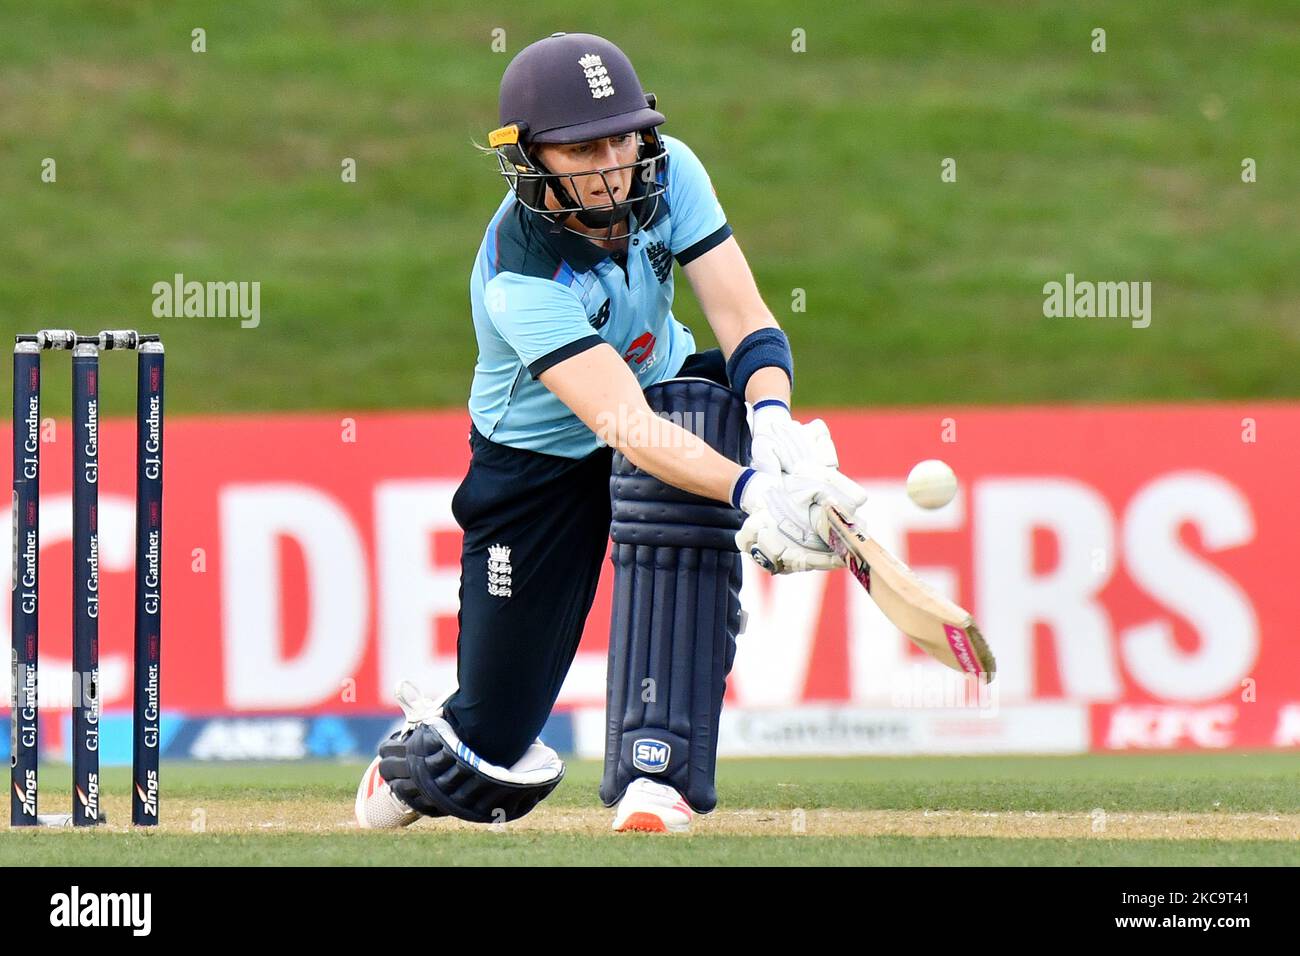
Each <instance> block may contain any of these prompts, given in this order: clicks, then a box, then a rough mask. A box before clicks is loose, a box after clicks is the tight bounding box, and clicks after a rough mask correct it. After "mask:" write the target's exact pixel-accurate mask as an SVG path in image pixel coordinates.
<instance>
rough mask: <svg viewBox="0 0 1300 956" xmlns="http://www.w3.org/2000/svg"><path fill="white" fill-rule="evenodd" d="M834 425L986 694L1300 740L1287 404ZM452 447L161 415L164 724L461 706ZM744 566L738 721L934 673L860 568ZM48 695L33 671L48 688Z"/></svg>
mask: <svg viewBox="0 0 1300 956" xmlns="http://www.w3.org/2000/svg"><path fill="white" fill-rule="evenodd" d="M824 417H825V418H826V420H827V422H828V423H829V424H830V427H831V431H832V434H833V435H834V436H835V439H836V442H837V445H838V447H839V450H840V454H841V459H842V467H843V470H844V471H845V472H846V473H847V474H849V475H850V476H852V477H854V478H856V479H858V480H860V481H861V482H863V483H864V484H865V485H866V486H867V488H868V490H869V491H870V492H871V499H870V501H869V502H868V505H867V508H866V509H865V511H864V513H863V514H864V518H865V523H866V526H867V528H868V530H870V531H871V532H872V533H873V534H875V535H876V536H877V537H878V538H880V539H881V540H882V541H883V542H884V543H885V544H886V545H887V546H889V547H890V548H891V549H892V550H895V551H896V553H899V554H900V556H902V557H903V558H904V559H905V560H907V561H908V562H909V563H911V564H912V565H913V566H914V567H916V568H917V569H918V570H919V571H920V572H921V573H922V574H923V575H924V576H926V577H927V578H929V579H930V580H931V581H933V582H934V583H935V584H936V586H939V587H940V588H942V589H944V590H946V591H948V592H949V593H951V594H952V595H953V596H954V597H956V598H957V599H958V600H960V602H961V603H963V604H964V605H966V606H967V607H970V608H971V609H972V610H973V611H974V613H975V615H976V617H977V619H978V620H980V622H981V625H982V628H983V630H984V632H985V634H986V635H987V636H988V638H989V641H990V643H991V644H992V646H993V648H994V650H995V652H996V653H997V656H998V660H999V675H998V681H997V684H998V688H999V695H1000V700H1001V701H1002V702H1003V703H1008V704H1018V703H1043V702H1070V703H1075V704H1079V705H1087V706H1088V707H1090V708H1091V712H1092V732H1093V741H1092V742H1093V746H1094V747H1097V748H1130V747H1147V746H1169V747H1183V746H1190V747H1217V746H1295V745H1296V744H1297V742H1298V739H1300V731H1296V729H1295V726H1296V723H1297V722H1300V718H1298V717H1297V716H1296V714H1297V708H1300V653H1297V650H1296V647H1297V645H1296V642H1295V639H1294V637H1293V635H1292V627H1293V622H1294V618H1295V616H1296V611H1297V609H1300V597H1297V594H1300V589H1298V588H1297V586H1296V584H1295V582H1294V581H1293V578H1294V573H1293V571H1292V568H1291V565H1290V562H1289V561H1287V560H1285V559H1286V557H1287V555H1288V554H1289V551H1290V546H1291V545H1292V544H1293V543H1294V542H1295V541H1296V540H1300V509H1297V507H1296V506H1295V504H1294V499H1295V491H1294V486H1295V482H1296V479H1297V476H1298V475H1300V406H1295V405H1285V404H1270V403H1259V404H1248V405H1205V406H1146V407H1140V408H1131V407H1127V408H1119V407H1114V408H1111V407H1088V408H1075V407H1071V408H1064V407H1060V408H1031V409H1008V410H1003V409H953V410H941V409H933V410H929V409H927V410H908V411H879V412H867V411H834V412H827V413H826V414H825V415H824ZM132 427H133V426H132V423H131V422H129V421H126V420H112V421H108V422H106V423H105V425H104V427H103V432H102V440H101V454H102V460H103V464H102V471H101V476H102V477H101V489H100V491H101V545H100V547H101V572H102V622H101V624H102V627H101V631H102V650H101V672H102V681H103V696H104V705H105V707H106V708H107V709H110V710H111V709H114V708H122V707H125V706H127V704H128V702H129V694H130V657H129V653H130V634H131V621H130V617H131V568H132V561H133V538H132V520H133V502H132V494H133V475H132V468H133V463H132V462H133V459H132V452H133V448H132V445H133V441H134V437H133V432H132ZM467 429H468V418H467V416H466V415H464V414H462V413H457V412H452V413H436V414H424V413H414V414H392V413H374V414H369V413H366V414H357V415H352V416H346V415H343V414H338V415H329V414H316V415H307V416H279V415H277V416H258V417H225V418H179V417H174V418H173V419H172V420H170V421H169V422H168V423H167V446H166V447H167V473H166V484H165V509H164V538H165V559H164V590H165V603H164V611H163V616H164V625H163V626H164V646H163V667H164V670H163V675H164V676H163V686H164V695H165V701H166V704H167V706H168V707H169V708H170V709H172V710H178V711H182V712H190V713H206V714H212V713H241V712H242V713H268V712H272V713H274V712H311V713H335V712H338V713H349V712H351V713H357V712H366V711H376V710H379V709H387V708H389V706H390V704H389V693H390V688H391V687H392V686H393V685H394V684H395V683H396V681H397V680H398V679H400V678H403V677H406V678H411V679H415V680H416V681H417V682H419V683H421V684H422V685H424V686H425V687H426V689H427V690H429V691H431V692H433V691H436V690H437V689H439V688H440V687H445V686H448V685H449V683H450V682H451V681H452V680H454V675H455V670H454V667H455V658H454V654H455V641H456V606H457V590H458V587H459V584H460V582H459V566H458V549H459V532H458V530H457V528H456V526H455V523H454V521H453V520H452V517H451V511H450V502H451V495H452V493H453V491H454V490H455V487H456V484H457V483H458V481H459V480H460V477H461V476H462V475H463V474H464V470H465V466H466V463H467V460H468V446H467V443H466V432H467ZM46 432H47V434H46V438H47V439H49V440H47V441H46V443H45V444H44V445H43V456H44V461H43V482H42V487H43V503H42V512H41V519H42V524H41V527H42V537H43V542H42V551H41V573H42V581H43V588H42V606H41V627H42V648H41V649H42V657H43V659H44V660H43V663H47V664H48V665H49V667H50V669H51V670H52V671H53V672H57V670H58V668H59V667H60V666H64V667H66V666H67V662H68V660H69V658H70V654H69V636H68V633H69V621H70V607H69V602H70V586H69V572H68V570H67V569H68V567H69V565H70V564H71V544H70V540H69V536H70V532H71V507H70V480H69V479H70V468H71V460H70V449H69V443H68V441H67V438H68V428H67V426H66V423H59V424H58V425H57V426H56V427H54V428H53V429H46ZM922 458H942V459H944V460H945V461H947V462H948V463H950V464H951V465H952V466H953V468H954V469H955V470H956V472H957V474H958V476H959V479H960V482H961V488H960V490H959V493H958V497H957V498H956V500H955V501H954V502H953V503H952V504H950V505H948V506H947V507H945V508H943V509H939V510H937V511H924V510H922V509H920V508H918V507H916V506H915V505H913V504H911V503H910V502H909V501H908V500H907V498H906V496H905V494H904V492H903V478H904V476H905V475H906V474H907V471H908V470H909V469H910V468H911V466H912V465H913V464H914V463H915V462H916V461H918V460H920V459H922ZM505 543H507V544H508V542H505ZM747 564H748V563H747ZM746 575H747V576H746V583H745V595H744V600H745V604H746V608H747V610H748V612H749V628H748V630H747V632H746V634H745V635H744V636H742V638H741V644H740V650H739V653H738V655H737V661H736V667H735V670H734V671H733V674H732V679H731V680H730V681H729V687H728V700H729V702H730V703H731V704H732V705H739V706H741V707H753V708H782V707H786V708H789V707H798V706H804V705H810V704H823V703H832V704H835V703H842V704H852V705H854V706H859V707H861V706H867V707H878V706H882V705H885V706H887V705H889V704H890V702H891V700H893V701H895V702H896V701H897V699H898V695H899V693H900V688H903V689H904V690H906V688H908V687H911V688H913V689H914V688H915V686H916V682H917V680H918V679H920V678H923V677H925V675H928V674H930V673H931V668H932V667H934V666H937V665H932V664H930V663H929V662H927V661H925V660H923V659H922V658H921V657H919V656H918V654H917V652H915V651H914V650H913V649H912V648H911V647H910V645H909V644H908V643H907V642H906V640H905V639H904V638H902V637H901V636H900V635H898V634H897V633H896V632H893V631H892V630H891V629H890V628H889V626H888V624H887V623H886V622H885V621H884V620H883V618H881V617H880V616H879V614H878V612H876V611H875V610H874V609H873V608H872V607H871V606H870V604H869V600H868V599H867V598H866V597H865V595H863V593H862V592H861V590H860V589H858V588H857V587H856V585H854V583H853V582H852V581H851V579H850V578H849V576H848V575H847V574H843V573H832V574H805V575H789V576H785V577H781V578H776V579H772V578H768V577H767V576H766V575H764V574H762V572H760V571H758V569H757V568H754V567H752V566H749V567H747V569H746ZM466 586H469V587H472V586H478V584H477V583H476V582H467V585H466ZM608 616H609V581H608V575H606V580H604V581H602V585H601V589H600V592H599V595H598V597H597V602H596V607H595V609H594V610H593V612H592V615H591V617H590V618H589V620H588V625H587V630H586V634H585V637H584V640H583V645H582V648H581V651H580V653H579V657H578V660H577V662H576V663H575V665H574V668H573V670H572V672H571V673H570V676H569V680H568V682H567V683H566V685H565V689H564V692H563V695H562V697H561V705H562V706H564V707H574V706H580V707H591V706H600V705H601V704H603V701H604V651H605V647H606V641H607V633H606V632H607V628H608ZM2 626H3V627H4V628H6V629H7V628H8V616H7V615H6V616H4V623H3V625H2ZM5 670H6V672H5V673H4V675H3V677H2V678H0V681H3V687H2V688H0V689H3V690H4V692H5V694H6V696H7V692H8V686H7V685H8V680H9V674H8V673H7V669H5ZM918 675H919V676H918ZM62 683H63V682H62V681H59V680H57V679H55V680H53V681H51V680H49V679H46V680H44V681H43V684H44V693H46V694H57V690H58V687H59V686H61V685H62ZM1171 708H1172V709H1171ZM1215 708H1218V709H1217V710H1216V709H1215Z"/></svg>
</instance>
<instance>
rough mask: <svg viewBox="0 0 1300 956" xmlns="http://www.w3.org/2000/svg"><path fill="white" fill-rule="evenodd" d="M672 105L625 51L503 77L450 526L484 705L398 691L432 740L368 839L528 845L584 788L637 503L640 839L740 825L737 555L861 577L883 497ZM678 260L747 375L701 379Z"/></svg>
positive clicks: (419, 751) (622, 618)
mask: <svg viewBox="0 0 1300 956" xmlns="http://www.w3.org/2000/svg"><path fill="white" fill-rule="evenodd" d="M655 105H656V103H655V98H654V97H653V96H651V95H647V94H646V93H645V92H644V91H643V90H642V87H641V84H640V81H639V80H638V79H637V75H636V73H635V71H634V70H633V68H632V64H631V63H630V62H629V60H628V58H627V57H626V56H625V55H624V54H623V52H622V51H621V50H619V48H618V47H616V46H615V45H614V44H612V43H610V42H609V41H608V40H605V39H602V38H601V37H598V36H592V35H590V34H581V33H576V34H565V33H556V34H553V35H551V36H549V37H547V38H546V39H543V40H540V41H538V42H536V43H534V44H532V45H531V46H528V47H526V48H525V49H524V50H522V51H521V52H520V53H519V54H518V55H517V56H516V57H515V58H514V60H513V61H512V62H511V63H510V65H509V66H508V67H507V69H506V72H505V75H504V77H503V78H502V81H501V95H500V120H501V126H500V128H498V129H497V130H495V131H493V133H492V134H491V136H490V137H489V146H490V147H491V148H492V150H493V151H494V152H495V153H496V155H497V157H498V158H499V162H500V166H501V171H502V173H503V175H504V177H505V179H506V181H507V183H508V185H509V187H510V189H509V191H508V192H507V194H506V196H505V198H504V199H503V200H502V202H501V205H500V206H499V208H498V209H497V211H496V214H495V215H494V216H493V217H492V221H491V222H490V223H489V224H488V227H487V231H486V234H485V235H484V238H483V242H482V244H481V245H480V246H479V250H478V257H477V260H476V261H475V263H474V269H473V272H472V273H471V276H470V298H471V301H472V305H473V316H474V328H475V332H476V334H477V337H478V347H479V354H478V362H477V365H476V366H475V369H474V381H473V386H472V388H471V392H470V399H469V409H470V415H471V418H472V420H473V426H472V428H471V431H470V439H469V441H470V448H471V451H472V455H471V461H470V466H469V471H468V474H467V475H466V476H465V479H464V481H463V483H462V484H461V485H460V487H459V488H458V490H457V492H456V495H455V497H454V499H453V502H452V510H453V513H454V515H455V517H456V520H457V522H458V523H459V524H460V526H461V527H462V528H463V529H464V545H463V551H462V555H461V588H460V615H459V623H460V636H459V641H458V657H457V676H458V686H457V687H456V688H455V689H454V690H452V691H451V692H450V693H449V694H445V695H443V696H442V697H441V698H440V699H438V700H433V699H430V698H427V697H424V696H423V695H422V694H421V693H420V691H419V690H418V689H416V688H415V687H414V685H412V684H410V683H409V682H404V683H403V684H402V686H401V687H400V688H399V689H398V700H399V703H401V704H402V707H403V710H404V711H405V713H406V718H407V724H406V729H405V731H403V732H401V733H398V734H394V735H393V737H391V738H389V740H388V741H386V742H385V743H384V744H383V745H382V746H381V748H380V754H379V756H378V757H376V758H375V760H374V762H373V763H372V764H371V765H370V767H369V768H368V769H367V771H366V773H365V774H364V775H363V777H362V781H361V784H360V787H359V789H358V793H357V800H356V814H357V820H358V823H359V824H360V825H361V826H362V827H399V826H405V825H407V824H409V823H411V822H413V821H414V820H416V819H418V818H419V816H421V815H422V814H423V815H427V816H444V815H450V816H454V817H458V818H461V819H465V820H472V821H477V822H484V823H493V822H497V823H499V822H504V821H505V820H510V819H514V818H516V817H519V816H522V815H523V814H525V813H527V812H528V811H529V810H531V809H532V807H533V806H535V805H536V804H537V803H538V802H539V801H540V800H541V799H543V798H544V797H545V796H546V795H547V794H549V793H550V792H551V790H553V789H554V787H555V786H556V785H557V784H558V783H559V781H560V779H561V777H562V776H563V772H564V764H563V762H562V761H561V760H560V758H559V757H558V755H557V754H556V753H555V751H553V750H552V749H551V748H549V747H547V746H546V745H545V744H543V743H542V742H541V741H540V740H538V739H536V738H537V734H538V733H539V732H540V730H541V728H542V726H543V724H544V723H545V722H546V719H547V716H548V715H549V714H550V712H551V708H552V706H553V705H554V703H555V701H556V698H557V697H558V695H559V692H560V686H561V684H562V682H563V681H564V678H565V675H566V674H567V672H568V670H569V665H570V664H571V663H572V661H573V657H574V654H575V653H576V651H577V647H578V641H579V638H580V636H581V634H582V630H583V623H584V621H585V619H586V616H587V613H588V611H589V610H590V608H591V604H592V600H593V598H594V596H595V592H596V583H597V579H598V578H599V575H600V566H601V562H602V560H603V559H604V557H605V554H606V551H607V549H608V547H609V538H610V535H611V487H613V488H614V498H615V501H614V506H613V507H614V518H615V520H614V540H615V556H614V561H615V592H616V593H615V600H614V618H615V623H614V625H612V626H611V634H610V647H611V658H610V675H609V681H610V695H611V696H610V714H609V720H608V723H609V725H610V727H609V733H610V736H609V741H610V742H609V746H608V748H607V755H606V775H605V781H604V783H603V784H602V787H601V797H602V799H603V800H604V802H605V803H606V805H613V804H614V803H617V804H618V809H617V812H616V815H615V820H614V826H615V829H617V830H634V829H635V830H652V831H660V832H663V831H681V830H685V829H687V828H688V826H689V823H690V820H691V815H692V811H696V812H707V811H708V810H710V809H712V807H713V805H714V803H715V802H716V795H715V792H714V789H713V770H714V758H715V755H716V750H717V717H718V714H719V713H720V708H721V703H722V692H723V688H724V684H723V678H725V675H726V673H727V671H728V670H729V669H730V666H731V659H732V655H733V654H734V649H735V636H736V633H737V632H738V630H739V627H740V625H739V624H738V621H739V620H740V619H741V618H742V617H743V615H742V614H741V612H740V609H739V603H738V593H739V581H740V567H739V563H740V557H739V555H738V554H736V547H737V546H739V550H740V551H741V552H744V553H747V554H750V555H751V557H752V558H753V559H754V560H755V561H757V562H758V563H759V564H760V565H762V566H763V567H764V568H766V569H767V570H769V571H773V572H778V573H784V572H790V571H803V570H816V569H822V570H824V569H828V568H833V567H838V566H840V562H839V561H838V559H837V558H836V557H835V556H834V555H833V554H832V553H831V552H830V551H829V549H828V547H827V545H826V543H825V541H824V535H825V526H824V524H821V522H823V521H824V518H822V517H821V509H820V507H819V502H822V501H826V500H832V501H834V502H835V503H837V504H839V505H840V506H841V507H844V508H846V509H848V510H849V511H850V513H851V512H852V511H853V510H855V509H856V508H857V507H858V506H859V505H860V504H861V503H862V500H863V497H864V496H863V495H862V494H861V490H860V489H858V488H857V486H855V485H853V484H852V483H851V482H848V481H847V480H846V479H843V478H842V476H840V475H839V473H838V472H836V471H835V470H834V467H835V465H836V457H835V451H834V447H833V445H832V444H831V441H830V436H829V434H828V433H827V431H826V428H825V425H824V424H823V423H822V422H820V421H818V422H812V423H809V424H807V425H803V424H800V423H798V422H796V421H794V420H793V419H792V418H791V416H790V411H789V408H790V389H791V383H792V381H793V361H792V358H791V355H790V346H789V343H788V342H787V340H786V337H785V334H784V333H783V332H782V331H781V330H780V329H779V327H778V326H777V323H776V321H775V320H774V319H773V317H772V315H771V313H770V312H769V311H768V309H767V307H766V306H765V305H764V303H763V300H762V298H761V297H760V295H759V292H758V289H757V288H756V286H755V284H754V280H753V277H752V276H751V274H750V271H749V267H748V265H747V264H746V262H745V257H744V256H743V255H742V254H741V251H740V246H739V245H737V243H736V240H735V238H734V237H733V236H732V233H731V228H730V226H729V225H728V224H727V221H726V218H725V216H724V215H723V212H722V207H721V206H720V205H719V203H718V200H717V198H716V197H715V195H714V192H713V189H712V186H711V185H710V182H709V178H708V175H707V174H706V172H705V170H704V167H703V166H702V165H701V164H700V161H699V159H697V158H696V156H695V154H694V153H693V152H691V150H690V149H688V148H687V146H686V144H684V143H682V142H681V141H680V140H677V139H674V138H673V137H670V136H664V135H661V134H660V133H659V132H658V127H659V126H660V124H662V123H663V122H664V117H663V115H662V114H661V113H659V112H657V111H656V109H655ZM674 259H675V260H676V261H677V263H678V265H680V266H681V267H682V271H683V272H684V273H685V275H686V278H687V279H689V280H690V283H691V287H692V289H693V290H694V292H695V295H696V297H697V298H698V299H699V302H700V305H701V308H702V310H703V312H704V314H705V316H706V317H707V319H708V322H709V325H710V326H711V327H712V329H713V332H714V334H715V335H716V336H717V339H718V342H719V343H720V345H721V350H718V349H714V350H711V351H705V352H697V351H696V349H695V341H694V338H693V337H692V334H691V331H690V330H689V329H688V328H686V326H684V325H682V324H681V323H680V322H678V321H676V320H675V319H674V318H673V314H672V311H671V306H672V301H673V275H672V263H673V260H674ZM669 380H672V381H669ZM659 383H666V384H662V385H661V384H659ZM647 389H650V392H649V393H647V392H646V390H647ZM647 396H650V398H651V399H652V400H653V401H654V402H655V403H656V404H657V405H658V406H659V407H658V408H657V409H656V410H658V411H665V410H667V407H668V406H669V405H672V406H673V407H674V408H677V409H681V408H685V409H686V410H687V411H691V410H695V411H696V412H697V413H698V414H699V415H700V416H701V419H700V421H702V422H703V431H704V432H706V433H709V434H712V435H713V439H714V440H713V441H712V442H710V441H706V439H707V438H708V437H709V434H706V435H705V436H704V437H700V435H697V434H696V432H699V431H700V430H701V429H699V428H695V429H691V428H684V427H682V426H681V425H679V424H677V423H676V422H674V421H672V420H671V418H672V416H670V417H669V418H664V417H661V416H660V415H657V414H655V410H652V408H651V404H650V402H648V401H647ZM746 401H747V402H749V403H750V405H752V407H753V412H752V423H753V424H752V436H753V437H752V454H751V455H749V456H747V455H746V452H749V451H750V448H749V444H750V443H749V441H748V440H747V439H748V432H746V430H745V428H744V421H745V405H744V402H746ZM687 421H691V419H687ZM728 422H730V423H731V425H728ZM737 422H738V423H739V424H738V425H737ZM742 433H744V435H745V438H743V439H742V438H740V437H739V436H741V434H742ZM728 436H729V437H728ZM711 444H716V445H718V446H719V447H721V448H722V451H725V452H727V454H723V453H721V452H720V451H718V450H715V449H714V448H713V447H710V445H711ZM723 446H728V447H723ZM615 449H616V450H618V451H619V452H621V453H622V456H624V457H625V459H626V462H627V463H629V464H628V465H627V466H625V467H624V466H620V465H618V464H617V462H618V459H614V456H613V451H614V450H615ZM728 456H730V457H728ZM733 458H735V459H738V461H739V462H745V461H746V460H747V458H748V460H749V461H750V463H751V466H746V465H745V464H742V463H738V461H737V460H733ZM612 464H613V465H614V466H615V468H616V475H617V474H619V473H618V472H617V469H618V468H619V467H623V472H622V477H617V476H616V477H615V479H614V483H613V485H611V465H612ZM632 466H635V469H639V470H640V471H639V472H637V473H635V474H632V471H633V469H632ZM651 476H652V477H651ZM656 479H657V480H656ZM682 492H688V493H689V495H683V494H682ZM691 496H699V497H698V498H692V497H691ZM700 499H709V500H708V501H702V500H700ZM737 508H738V509H740V511H743V512H744V513H745V515H747V516H748V517H747V518H745V520H744V524H743V527H742V526H741V524H740V515H739V514H738V512H736V511H735V510H734V509H737ZM819 524H821V533H819V530H818V527H819ZM738 527H739V528H740V530H739V532H738V533H737V531H736V528H738ZM719 529H721V534H722V538H721V539H720V538H719ZM620 541H630V542H632V543H630V544H621V543H620ZM646 541H652V542H653V543H654V544H656V545H663V546H662V547H656V548H653V549H647V548H644V547H640V548H638V547H637V544H638V543H645V542H646ZM648 554H654V555H656V557H655V558H654V559H653V560H651V561H650V565H653V566H648V565H647V564H646V560H647V559H646V557H645V556H646V555H648ZM638 562H640V563H639V564H638ZM651 604H653V605H654V607H655V608H656V609H657V610H656V611H655V613H653V614H651V613H649V612H648V611H646V608H648V607H649V606H650V605H651ZM638 609H639V610H638ZM664 685H671V686H664ZM629 687H630V688H632V694H631V695H629V694H627V693H625V692H624V689H625V688H629ZM647 688H648V690H647Z"/></svg>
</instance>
